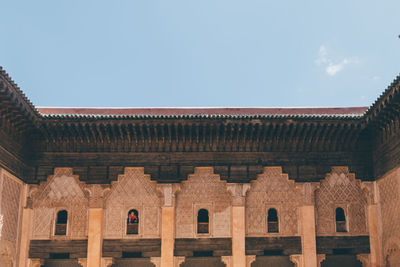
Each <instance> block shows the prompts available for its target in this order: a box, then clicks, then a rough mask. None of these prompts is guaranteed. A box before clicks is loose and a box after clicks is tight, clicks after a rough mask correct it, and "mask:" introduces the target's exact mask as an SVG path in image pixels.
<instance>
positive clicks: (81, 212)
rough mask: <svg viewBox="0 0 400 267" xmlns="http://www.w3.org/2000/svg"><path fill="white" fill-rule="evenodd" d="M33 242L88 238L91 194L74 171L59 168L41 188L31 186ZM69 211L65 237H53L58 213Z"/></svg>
mask: <svg viewBox="0 0 400 267" xmlns="http://www.w3.org/2000/svg"><path fill="white" fill-rule="evenodd" d="M31 192H32V193H31V201H32V208H33V224H32V239H54V238H67V239H84V238H87V229H88V225H87V221H88V207H89V205H88V204H89V201H88V196H87V195H88V194H87V192H86V191H85V190H84V184H83V183H82V182H80V181H79V179H78V177H77V176H75V175H73V173H72V169H71V168H56V169H55V170H54V175H52V176H50V177H49V178H48V180H47V182H44V183H41V184H40V186H39V187H38V188H35V186H32V188H31ZM63 209H65V210H67V211H68V224H67V235H66V236H54V227H55V220H56V216H57V212H58V211H59V210H63Z"/></svg>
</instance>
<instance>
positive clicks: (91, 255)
mask: <svg viewBox="0 0 400 267" xmlns="http://www.w3.org/2000/svg"><path fill="white" fill-rule="evenodd" d="M102 228H103V209H102V208H90V209H89V229H88V248H87V266H88V267H96V266H100V262H101V249H102Z"/></svg>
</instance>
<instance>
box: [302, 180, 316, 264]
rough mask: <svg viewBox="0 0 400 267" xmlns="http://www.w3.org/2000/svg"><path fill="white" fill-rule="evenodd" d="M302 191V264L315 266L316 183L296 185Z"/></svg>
mask: <svg viewBox="0 0 400 267" xmlns="http://www.w3.org/2000/svg"><path fill="white" fill-rule="evenodd" d="M297 186H298V188H300V189H301V191H302V193H303V205H302V206H301V207H300V225H301V249H302V253H303V257H302V258H303V266H307V267H317V266H318V265H317V245H316V231H315V207H314V191H315V189H316V186H317V185H316V184H314V183H313V184H312V183H302V184H298V185H297Z"/></svg>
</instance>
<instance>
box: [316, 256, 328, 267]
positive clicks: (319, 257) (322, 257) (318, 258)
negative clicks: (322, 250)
mask: <svg viewBox="0 0 400 267" xmlns="http://www.w3.org/2000/svg"><path fill="white" fill-rule="evenodd" d="M325 259H326V255H325V254H317V264H318V267H321V263H322V262H323V261H324V260H325Z"/></svg>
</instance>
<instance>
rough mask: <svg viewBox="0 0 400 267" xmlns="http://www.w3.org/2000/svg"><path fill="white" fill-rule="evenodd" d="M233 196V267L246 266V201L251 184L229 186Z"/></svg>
mask: <svg viewBox="0 0 400 267" xmlns="http://www.w3.org/2000/svg"><path fill="white" fill-rule="evenodd" d="M227 188H228V191H229V192H230V193H231V195H232V210H231V231H232V232H231V233H232V261H231V262H232V265H231V266H232V267H239V266H240V267H242V266H246V222H245V216H246V213H245V201H246V193H247V191H248V190H249V189H250V184H233V183H232V184H227Z"/></svg>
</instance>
